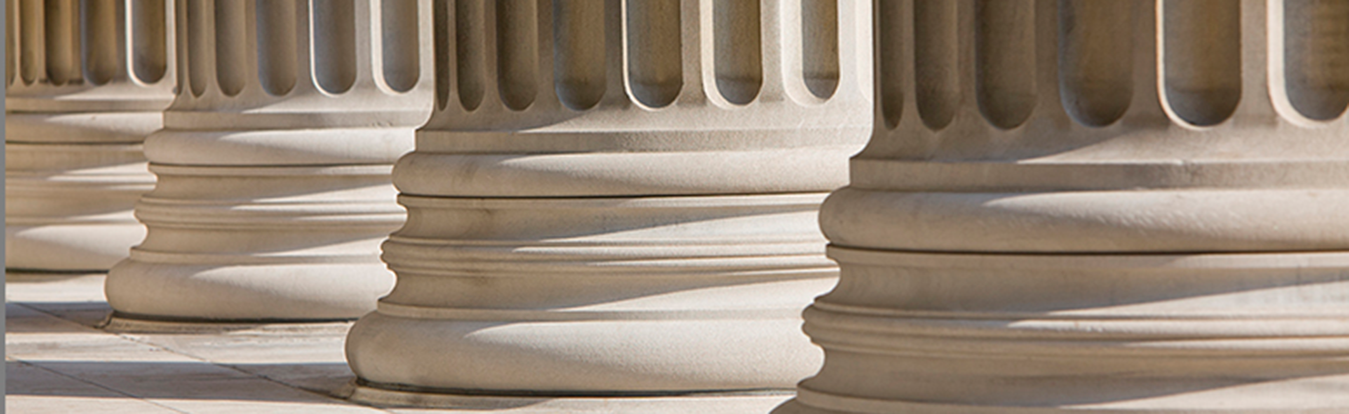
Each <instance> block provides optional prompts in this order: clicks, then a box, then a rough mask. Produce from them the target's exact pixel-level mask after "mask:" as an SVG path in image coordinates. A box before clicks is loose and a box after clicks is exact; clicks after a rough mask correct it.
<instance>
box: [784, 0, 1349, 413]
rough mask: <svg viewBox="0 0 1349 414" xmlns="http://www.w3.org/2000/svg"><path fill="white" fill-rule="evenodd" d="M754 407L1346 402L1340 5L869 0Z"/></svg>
mask: <svg viewBox="0 0 1349 414" xmlns="http://www.w3.org/2000/svg"><path fill="white" fill-rule="evenodd" d="M875 4H876V14H877V18H876V61H877V66H876V67H877V72H876V73H877V82H876V85H877V92H876V93H877V97H878V99H877V103H876V128H875V131H874V135H873V138H872V140H871V142H870V144H869V145H868V147H867V148H866V149H865V150H864V151H863V152H862V153H860V154H859V155H857V156H856V157H854V158H853V159H852V163H851V165H852V183H851V184H850V185H849V187H847V188H844V189H841V190H839V191H837V192H835V193H834V194H832V195H831V196H830V198H829V199H828V200H827V201H826V202H825V203H824V206H823V207H822V211H821V218H820V221H821V227H822V229H823V230H824V232H825V234H826V236H827V237H828V238H829V240H830V241H831V243H832V244H831V246H830V248H829V256H830V257H831V258H833V259H834V260H836V261H838V262H839V264H840V267H841V277H840V282H839V285H838V287H836V288H835V289H834V290H833V291H832V292H830V293H829V294H827V295H825V296H822V297H820V298H818V299H817V300H816V301H815V304H814V305H812V306H811V307H810V308H809V309H808V310H807V311H806V314H805V318H806V325H805V330H806V332H807V333H808V334H809V335H810V336H811V338H812V340H813V341H815V342H816V343H817V344H820V345H821V346H822V347H823V348H824V350H825V363H824V366H823V367H822V368H821V370H820V372H819V373H817V374H816V375H815V376H814V377H813V378H811V379H808V380H806V381H804V382H802V383H801V385H800V387H799V388H798V395H797V397H796V398H795V399H794V400H792V401H791V402H789V403H787V404H786V405H784V406H782V407H780V408H779V409H778V410H776V411H775V413H779V414H789V413H790V414H803V413H831V414H837V413H893V412H908V413H955V412H960V413H1061V412H1084V411H1087V412H1112V413H1115V412H1128V413H1193V412H1224V413H1226V412H1233V413H1235V412H1262V413H1276V412H1277V413H1292V412H1297V413H1313V412H1314V413H1330V412H1343V411H1345V410H1346V409H1349V398H1346V395H1349V365H1346V364H1345V362H1344V361H1343V358H1342V356H1343V355H1344V353H1345V352H1346V350H1349V348H1347V347H1349V343H1346V342H1345V340H1344V338H1345V335H1346V334H1347V333H1349V326H1347V325H1345V324H1344V321H1343V318H1342V317H1341V315H1343V314H1344V312H1345V311H1346V310H1347V309H1346V305H1347V304H1349V302H1346V300H1345V297H1346V296H1345V292H1346V289H1347V288H1349V284H1346V280H1349V255H1346V253H1345V250H1346V247H1349V238H1346V237H1345V235H1346V234H1349V232H1346V231H1345V230H1346V227H1345V224H1346V223H1347V222H1346V221H1345V220H1344V219H1345V218H1346V217H1349V216H1346V215H1345V213H1344V211H1346V207H1349V191H1346V186H1345V183H1346V180H1345V178H1346V177H1349V168H1346V167H1349V163H1346V160H1349V146H1346V145H1344V140H1345V137H1346V132H1349V130H1346V127H1347V126H1346V125H1345V121H1344V117H1343V112H1344V109H1345V107H1346V104H1349V99H1346V97H1349V94H1346V91H1349V78H1346V76H1345V74H1347V73H1349V70H1347V69H1349V67H1346V64H1347V63H1349V60H1345V59H1344V57H1345V54H1344V53H1345V52H1344V50H1345V49H1344V47H1345V40H1344V39H1345V37H1343V36H1342V35H1343V34H1344V28H1345V27H1349V7H1345V5H1344V4H1342V3H1338V2H1316V1H1286V2H1271V3H1268V4H1267V3H1266V2H1261V1H1240V2H1238V1H1168V2H1151V1H1115V2H1096V1H1062V2H1034V1H970V2H947V1H877V2H876V3H875Z"/></svg>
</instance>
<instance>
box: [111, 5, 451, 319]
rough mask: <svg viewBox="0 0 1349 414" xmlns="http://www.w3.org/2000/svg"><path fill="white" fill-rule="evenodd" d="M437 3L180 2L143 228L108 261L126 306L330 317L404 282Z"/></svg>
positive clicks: (151, 143)
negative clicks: (393, 239) (392, 250)
mask: <svg viewBox="0 0 1349 414" xmlns="http://www.w3.org/2000/svg"><path fill="white" fill-rule="evenodd" d="M429 7H430V3H429V2H428V1H402V0H399V1H393V0H384V1H376V0H334V1H323V0H312V1H260V2H244V1H227V0H220V1H210V0H200V1H198V0H191V1H185V0H179V1H178V3H177V6H176V20H177V22H178V29H177V36H176V37H177V39H178V45H179V54H178V60H177V64H178V69H179V72H180V73H181V74H182V76H181V79H180V81H179V85H178V96H177V98H176V99H175V100H174V102H173V104H172V106H171V107H170V108H169V109H168V111H167V112H165V114H164V126H165V129H164V130H163V131H162V132H159V133H156V134H155V135H153V136H151V137H150V138H149V139H148V140H147V141H146V149H145V153H146V155H147V157H148V158H149V160H150V170H151V171H152V172H154V173H155V174H156V175H158V178H159V182H158V184H157V185H156V187H155V189H154V191H152V192H150V193H148V194H146V196H145V197H144V198H142V199H141V201H140V202H139V203H138V204H137V206H136V215H137V217H138V218H139V219H140V220H141V221H142V222H144V223H145V224H146V226H147V227H148V229H149V232H148V235H147V236H146V238H145V240H144V241H143V242H141V244H140V245H139V246H137V247H136V248H135V249H133V250H132V252H131V257H130V259H128V260H126V261H123V262H122V263H120V264H119V265H118V266H117V267H116V268H114V269H113V270H112V272H111V274H110V275H109V278H108V282H107V295H108V302H109V304H110V305H112V307H113V309H114V310H116V312H117V314H118V316H120V317H122V318H123V319H125V318H132V319H138V318H151V319H165V318H167V319H191V320H323V319H345V318H354V317H357V316H360V315H361V314H363V313H365V312H368V311H369V310H370V309H372V308H373V306H374V301H375V299H376V298H378V297H379V296H381V295H383V294H384V293H387V291H388V289H389V288H390V287H392V285H393V275H392V274H391V273H389V272H388V271H387V270H386V269H384V266H383V264H382V263H380V262H379V260H378V252H379V247H378V244H379V242H380V241H381V240H382V239H383V238H384V237H385V236H386V235H387V234H388V233H389V232H391V231H393V230H394V229H396V228H397V227H398V225H399V224H401V223H402V221H403V219H404V212H403V210H402V209H401V208H400V207H398V206H397V205H396V204H395V202H394V194H395V192H394V189H393V187H392V185H391V183H390V179H389V172H390V169H391V167H392V164H393V162H394V161H395V160H396V159H397V158H398V157H399V156H401V155H402V154H403V153H405V152H407V151H409V150H411V148H412V143H413V131H414V128H416V127H417V126H419V125H421V124H422V123H423V122H424V120H425V118H426V116H427V115H428V113H429V111H430V103H431V91H432V88H431V84H430V82H429V81H424V80H423V79H426V76H425V75H429V74H430V73H431V56H430V54H429V52H430V51H429V49H428V50H423V49H424V48H423V44H425V45H427V47H429V41H426V39H427V37H428V36H429V35H430V14H429Z"/></svg>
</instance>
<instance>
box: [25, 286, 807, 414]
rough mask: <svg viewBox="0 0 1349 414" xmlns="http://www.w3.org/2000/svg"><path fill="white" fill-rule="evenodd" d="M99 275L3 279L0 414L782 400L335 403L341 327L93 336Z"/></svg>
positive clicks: (769, 402) (662, 408) (668, 409)
mask: <svg viewBox="0 0 1349 414" xmlns="http://www.w3.org/2000/svg"><path fill="white" fill-rule="evenodd" d="M103 278H104V276H103V275H82V276H72V275H61V276H54V275H46V274H16V273H12V272H11V273H9V274H7V275H6V282H5V376H6V381H5V412H7V413H136V414H141V413H146V414H151V413H339V414H341V413H400V414H405V413H437V412H439V413H486V412H492V413H500V414H517V413H519V414H525V413H554V412H593V413H601V412H642V413H683V412H713V411H716V412H735V413H747V412H767V411H769V410H771V408H772V407H774V406H776V405H777V404H779V403H781V402H782V401H783V400H785V399H786V398H788V397H790V395H774V396H746V397H729V398H728V397H725V396H723V397H720V398H689V397H684V398H646V399H640V401H634V400H627V401H617V400H624V399H601V398H597V399H570V401H568V400H565V399H555V400H544V399H533V400H527V401H523V403H519V402H521V400H518V399H517V400H515V401H512V402H509V403H506V404H501V401H488V402H474V401H467V400H466V401H467V402H466V403H465V404H462V405H465V406H468V407H466V408H463V409H455V410H433V409H417V408H390V407H370V406H366V405H361V404H357V403H354V402H351V401H347V400H344V399H343V398H342V396H344V395H349V394H350V393H351V392H352V388H351V387H350V385H349V384H350V382H351V380H352V379H353V378H354V375H353V374H352V373H351V370H349V369H348V368H347V365H346V361H345V360H344V359H343V354H342V340H343V337H344V336H345V335H346V330H347V328H348V327H349V326H350V324H349V323H332V324H322V325H318V326H314V325H283V326H255V327H240V328H239V329H234V330H231V331H227V332H215V333H173V334H160V333H155V334H144V333H112V332H108V331H105V330H102V329H99V328H98V326H99V325H100V324H101V323H102V322H103V320H104V319H105V318H106V317H107V315H108V313H109V311H111V309H110V308H109V307H108V304H107V302H106V301H105V300H104V298H103ZM468 399H469V400H471V399H472V397H468ZM691 399H692V400H704V401H705V402H711V401H713V400H715V401H716V402H715V406H716V407H717V409H715V410H702V409H695V410H692V411H690V410H689V408H690V405H688V404H689V402H690V400H691ZM578 400H589V401H578ZM728 400H730V401H728ZM728 402H729V403H730V404H729V405H728V404H727V403H728ZM455 405H456V406H459V405H461V404H458V403H456V404H455ZM475 405H477V406H478V407H473V406H475ZM695 405H696V404H695Z"/></svg>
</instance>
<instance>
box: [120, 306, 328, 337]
mask: <svg viewBox="0 0 1349 414" xmlns="http://www.w3.org/2000/svg"><path fill="white" fill-rule="evenodd" d="M351 323H352V319H334V320H285V319H274V320H249V321H228V320H220V321H217V320H211V321H203V320H190V319H173V318H157V317H153V316H143V315H130V314H125V313H119V312H116V311H114V312H112V313H109V314H108V317H107V318H106V319H104V320H103V322H100V323H99V324H98V326H97V327H98V328H99V329H102V330H105V331H108V332H114V333H172V334H211V333H224V332H228V333H258V334H268V333H272V334H278V335H291V334H326V335H341V334H344V333H346V332H347V330H348V329H350V328H351Z"/></svg>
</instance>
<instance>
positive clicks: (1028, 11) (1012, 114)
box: [975, 0, 1037, 129]
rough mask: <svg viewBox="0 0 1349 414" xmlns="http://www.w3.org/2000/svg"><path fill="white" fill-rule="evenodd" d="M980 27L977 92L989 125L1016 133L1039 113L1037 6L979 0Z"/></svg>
mask: <svg viewBox="0 0 1349 414" xmlns="http://www.w3.org/2000/svg"><path fill="white" fill-rule="evenodd" d="M975 9H976V10H977V12H976V13H977V14H976V18H977V23H976V24H975V28H976V30H975V67H976V68H977V72H978V76H977V77H976V90H977V91H978V97H979V109H980V111H982V112H983V114H984V117H985V118H987V119H988V122H989V123H991V124H993V125H995V126H997V127H999V128H1004V129H1009V128H1015V127H1017V126H1019V125H1021V123H1023V122H1025V121H1026V119H1028V118H1030V115H1031V112H1033V110H1034V108H1035V102H1036V99H1037V98H1036V94H1035V88H1036V86H1035V2H1034V1H1032V0H979V1H978V2H977V3H976V6H975Z"/></svg>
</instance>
